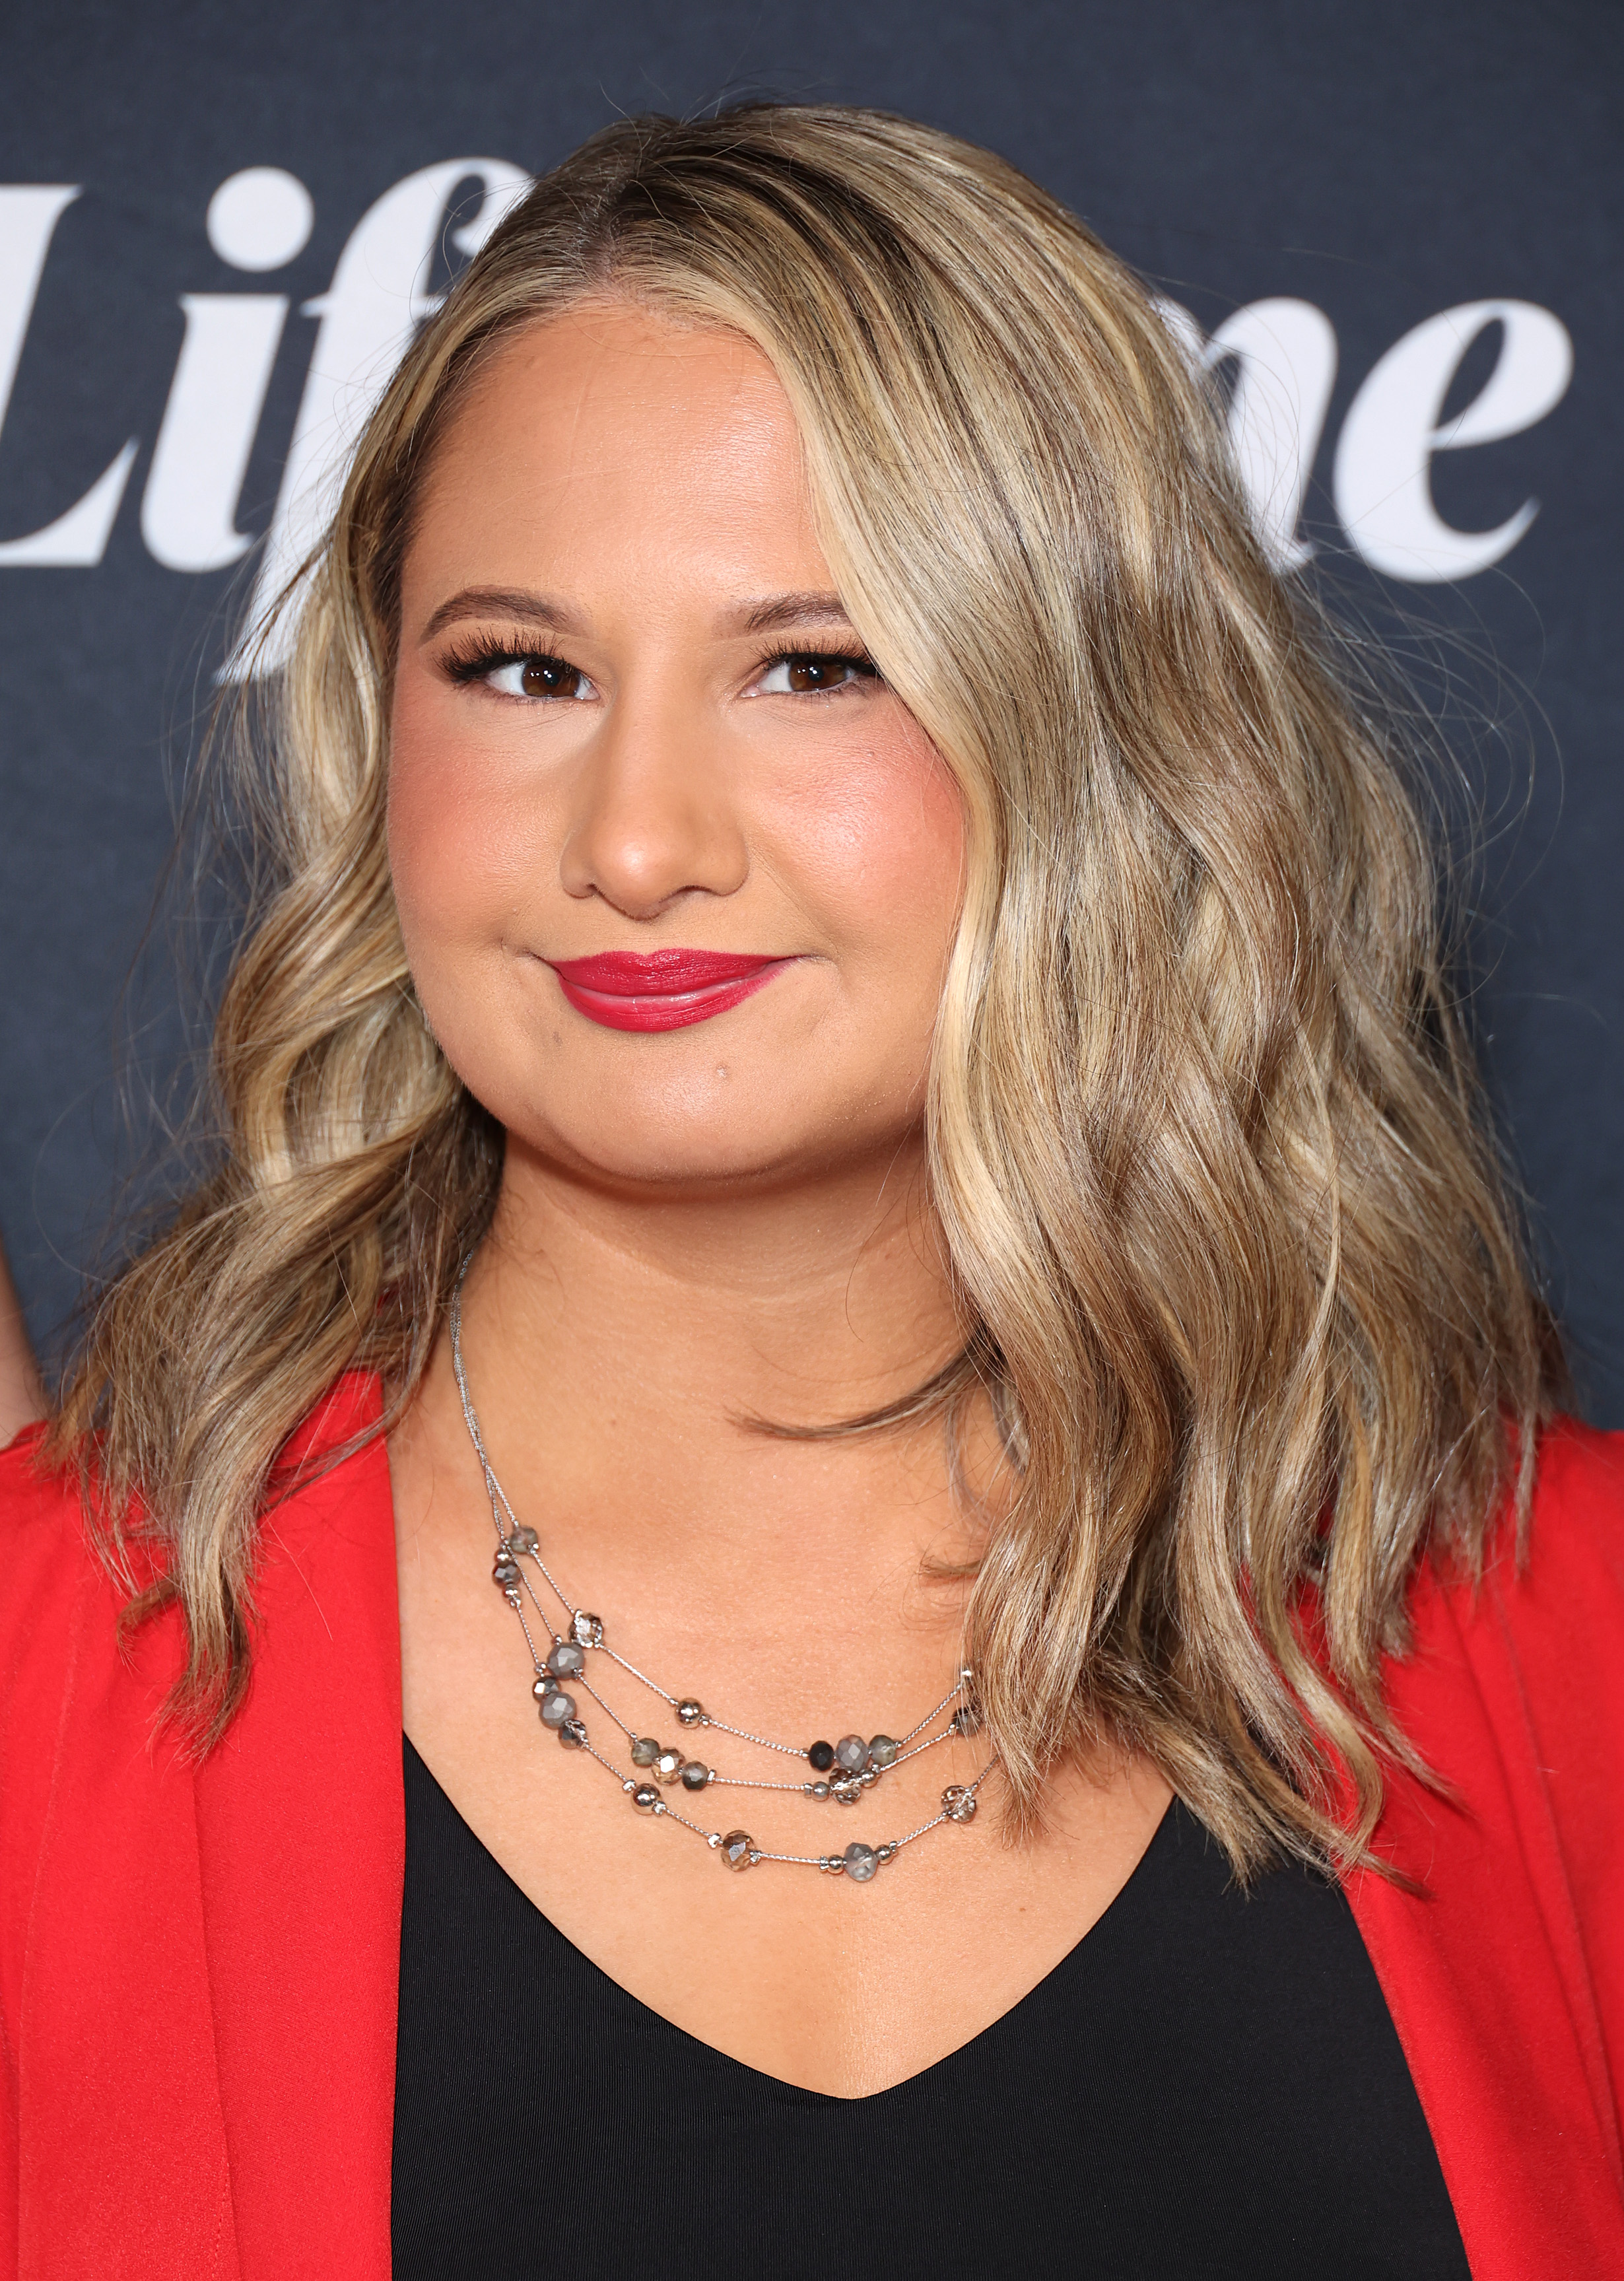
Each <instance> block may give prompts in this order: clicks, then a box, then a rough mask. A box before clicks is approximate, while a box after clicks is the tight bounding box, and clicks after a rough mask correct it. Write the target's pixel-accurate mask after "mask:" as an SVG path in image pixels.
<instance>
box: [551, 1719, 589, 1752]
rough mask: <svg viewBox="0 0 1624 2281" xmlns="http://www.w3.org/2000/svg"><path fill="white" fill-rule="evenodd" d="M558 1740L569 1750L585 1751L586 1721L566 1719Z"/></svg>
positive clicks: (560, 1729)
mask: <svg viewBox="0 0 1624 2281" xmlns="http://www.w3.org/2000/svg"><path fill="white" fill-rule="evenodd" d="M558 1738H559V1741H560V1742H561V1743H562V1744H565V1745H566V1746H567V1747H568V1749H569V1750H572V1751H584V1749H585V1748H586V1721H585V1720H584V1719H566V1720H565V1721H564V1723H563V1725H562V1726H561V1728H559V1730H558Z"/></svg>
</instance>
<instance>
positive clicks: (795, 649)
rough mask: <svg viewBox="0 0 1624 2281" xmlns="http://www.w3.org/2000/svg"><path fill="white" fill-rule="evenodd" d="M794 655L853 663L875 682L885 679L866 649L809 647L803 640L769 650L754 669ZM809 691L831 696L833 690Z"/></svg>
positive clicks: (767, 666)
mask: <svg viewBox="0 0 1624 2281" xmlns="http://www.w3.org/2000/svg"><path fill="white" fill-rule="evenodd" d="M794 657H811V658H820V659H821V658H829V659H831V661H833V660H838V661H839V663H840V664H842V665H855V667H856V669H857V670H858V672H859V673H861V674H862V675H864V676H865V677H868V678H870V679H872V680H874V681H876V682H880V681H883V680H884V679H885V676H884V675H883V674H882V673H881V671H880V669H879V668H878V666H877V665H876V664H875V662H874V661H873V659H872V658H871V657H870V655H869V653H868V652H867V650H866V649H809V648H808V646H807V645H806V643H805V642H791V643H789V644H787V645H786V646H785V647H784V648H782V649H774V650H769V651H768V653H767V654H766V656H765V657H763V658H762V660H761V661H760V663H759V664H758V665H757V667H756V671H757V672H758V673H765V672H766V671H767V670H768V669H769V666H774V665H784V664H786V663H787V662H788V661H789V660H790V659H791V658H794ZM811 693H812V694H813V695H816V696H832V695H833V693H834V692H833V691H832V690H817V691H814V692H811Z"/></svg>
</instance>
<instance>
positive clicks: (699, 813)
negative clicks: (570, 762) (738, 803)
mask: <svg viewBox="0 0 1624 2281" xmlns="http://www.w3.org/2000/svg"><path fill="white" fill-rule="evenodd" d="M698 710H699V708H697V707H690V706H685V705H680V704H678V703H677V702H676V701H675V700H674V699H672V698H667V699H664V700H661V698H660V696H659V695H658V694H657V693H656V692H650V693H649V694H647V695H646V696H643V697H637V696H634V695H633V694H632V693H631V692H623V694H622V695H621V696H620V697H619V698H617V700H615V702H614V704H613V705H612V706H611V707H610V710H609V714H608V717H607V719H606V720H605V722H604V724H603V726H602V728H601V729H600V730H599V732H598V734H597V736H596V737H594V738H593V739H592V745H591V746H590V748H589V750H588V752H587V754H586V755H585V757H584V764H583V767H582V769H581V773H580V776H579V778H578V779H577V783H576V797H575V800H574V803H573V807H572V812H571V815H570V818H569V823H568V829H567V831H566V833H565V837H564V843H563V848H562V853H561V860H560V876H561V881H562V885H563V887H564V891H565V893H567V894H569V895H574V896H577V897H580V898H582V899H585V898H588V897H591V896H593V895H597V896H600V897H601V898H602V900H603V901H605V902H606V903H609V904H611V905H613V907H614V909H615V910H617V911H620V912H622V913H623V914H624V916H626V917H627V918H631V919H652V918H657V917H658V916H660V914H661V912H662V911H664V910H667V909H669V908H670V906H671V905H672V904H673V903H675V902H677V901H681V899H682V898H683V897H684V896H685V895H696V894H698V895H731V894H733V893H736V892H737V891H738V889H739V888H740V887H741V886H742V885H744V883H745V879H746V875H747V873H748V870H749V854H748V848H747V845H746V838H745V833H744V831H743V828H742V824H741V821H740V818H739V815H738V813H737V810H736V808H735V805H734V801H733V800H732V798H731V786H730V785H729V783H728V780H727V771H726V769H725V768H724V767H723V765H722V764H721V763H720V760H719V754H718V746H719V743H720V738H719V737H717V736H707V734H706V733H705V730H704V726H703V723H702V722H701V721H700V720H699V719H697V718H696V717H695V715H696V713H697V712H698Z"/></svg>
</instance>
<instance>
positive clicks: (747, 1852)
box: [722, 1829, 755, 1869]
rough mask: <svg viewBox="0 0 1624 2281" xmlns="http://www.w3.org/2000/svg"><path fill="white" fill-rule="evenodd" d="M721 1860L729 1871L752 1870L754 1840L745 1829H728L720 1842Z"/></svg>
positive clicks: (753, 1865)
mask: <svg viewBox="0 0 1624 2281" xmlns="http://www.w3.org/2000/svg"><path fill="white" fill-rule="evenodd" d="M722 1858H723V1860H724V1861H725V1862H726V1863H727V1865H728V1867H729V1868H730V1869H754V1867H755V1840H754V1837H752V1836H751V1835H750V1833H749V1831H748V1830H747V1829H730V1830H729V1831H728V1833H727V1836H725V1837H724V1838H723V1841H722Z"/></svg>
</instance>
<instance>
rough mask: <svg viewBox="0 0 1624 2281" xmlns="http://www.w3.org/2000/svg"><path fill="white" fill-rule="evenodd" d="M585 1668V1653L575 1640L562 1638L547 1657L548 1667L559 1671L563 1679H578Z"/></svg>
mask: <svg viewBox="0 0 1624 2281" xmlns="http://www.w3.org/2000/svg"><path fill="white" fill-rule="evenodd" d="M585 1668H586V1657H585V1654H584V1651H582V1650H581V1649H580V1648H578V1647H577V1646H576V1643H575V1642H574V1640H560V1641H559V1643H558V1644H557V1645H556V1646H555V1647H554V1649H553V1652H552V1654H551V1655H550V1656H549V1657H548V1658H547V1669H548V1670H549V1671H555V1672H557V1674H558V1675H559V1677H560V1678H561V1679H578V1678H579V1677H580V1675H581V1674H582V1673H583V1672H584V1670H585Z"/></svg>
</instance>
